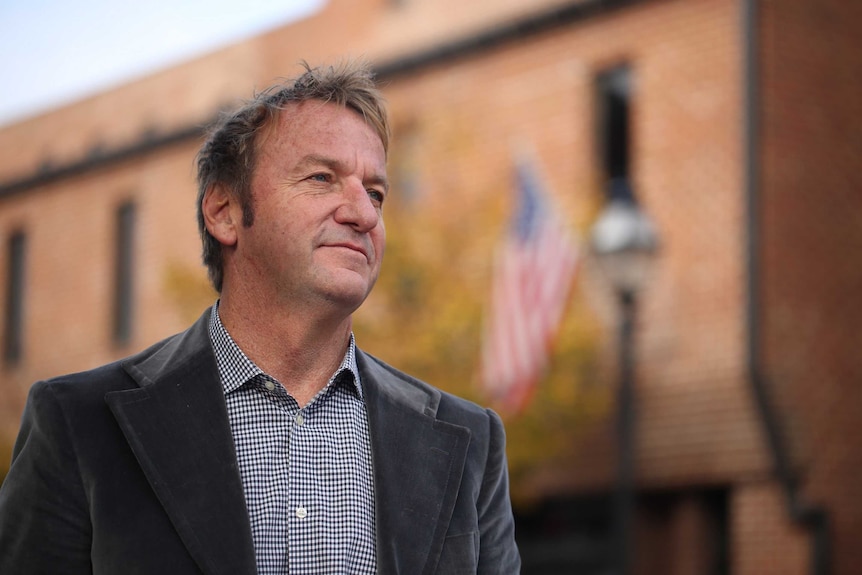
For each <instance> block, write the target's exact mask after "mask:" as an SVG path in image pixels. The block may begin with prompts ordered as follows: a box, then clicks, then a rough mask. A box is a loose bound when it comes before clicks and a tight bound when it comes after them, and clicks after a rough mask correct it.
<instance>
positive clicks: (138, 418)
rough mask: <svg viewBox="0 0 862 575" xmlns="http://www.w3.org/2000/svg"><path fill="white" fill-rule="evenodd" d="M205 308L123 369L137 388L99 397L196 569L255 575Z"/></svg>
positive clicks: (232, 447)
mask: <svg viewBox="0 0 862 575" xmlns="http://www.w3.org/2000/svg"><path fill="white" fill-rule="evenodd" d="M209 314H210V312H209V311H207V312H205V313H204V314H203V316H201V318H200V319H199V320H198V321H197V322H196V323H195V324H194V325H193V326H192V327H191V328H189V329H188V330H187V331H186V332H183V333H181V334H179V335H177V336H174V337H173V338H170V339H168V340H165V341H164V342H162V343H160V344H157V345H155V346H153V347H152V348H150V349H149V350H147V351H145V352H143V353H141V354H140V355H138V356H134V357H132V358H130V359H128V360H126V361H125V362H124V364H123V367H124V368H125V370H126V371H127V372H128V373H129V375H130V376H131V377H132V378H134V379H135V381H137V383H138V385H139V386H140V387H139V388H137V389H132V390H126V391H118V392H112V393H108V394H107V395H106V397H105V400H106V401H107V403H108V405H109V406H110V408H111V410H112V412H113V413H114V416H115V418H116V419H117V422H118V423H119V425H120V428H121V429H122V431H123V433H124V434H125V436H126V439H127V441H128V442H129V445H130V446H131V449H132V451H133V452H134V453H135V456H136V457H137V459H138V462H139V463H140V465H141V468H142V469H143V471H144V473H145V474H146V476H147V478H148V480H149V482H150V485H151V486H152V488H153V490H154V491H155V493H156V495H157V496H158V498H159V500H160V501H161V503H162V506H163V507H164V509H165V511H166V512H167V514H168V516H169V517H170V518H171V521H172V522H173V524H174V526H175V528H176V530H177V532H178V533H179V535H180V537H181V538H182V540H183V542H184V543H185V545H186V547H187V548H188V550H189V552H190V553H191V555H192V556H193V557H194V558H195V561H196V562H197V563H198V565H199V566H200V568H201V569H202V570H203V571H204V572H205V573H208V574H213V575H216V574H223V575H228V574H235V573H254V572H255V570H256V567H255V555H254V544H253V542H252V538H251V526H250V524H249V520H248V512H247V510H246V506H245V497H244V495H243V489H242V479H241V477H240V474H239V469H238V466H237V461H236V452H235V449H234V443H233V437H232V436H231V431H230V423H229V421H228V416H227V409H226V407H225V402H224V395H223V393H222V388H221V384H220V382H219V376H218V371H217V369H216V363H215V356H214V354H213V351H212V346H211V344H210V341H209V335H208V332H207V326H208V322H209Z"/></svg>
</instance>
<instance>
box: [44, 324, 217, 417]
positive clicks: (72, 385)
mask: <svg viewBox="0 0 862 575" xmlns="http://www.w3.org/2000/svg"><path fill="white" fill-rule="evenodd" d="M198 323H200V320H199V322H198ZM197 325H198V324H195V326H197ZM195 326H193V327H192V328H189V329H188V330H186V331H183V332H180V333H177V334H174V335H171V336H169V337H166V338H164V339H162V340H160V341H158V342H157V343H154V344H152V345H150V346H149V347H147V348H145V349H143V350H141V351H138V352H136V353H134V354H130V355H128V356H126V357H124V358H121V359H117V360H115V361H112V362H110V363H106V364H103V365H100V366H98V367H94V368H91V369H87V370H83V371H77V372H72V373H67V374H63V375H59V376H55V377H52V378H49V379H44V380H42V381H38V382H36V383H34V384H33V386H32V388H31V391H30V393H31V395H34V396H39V395H40V394H41V395H45V394H48V395H55V396H57V397H69V398H71V397H79V398H82V399H84V398H86V397H88V396H92V397H94V398H96V399H98V400H100V401H101V400H103V398H104V395H105V394H106V393H108V392H111V391H121V390H125V389H131V388H135V387H138V386H139V384H140V381H138V378H136V377H133V374H134V373H135V371H136V370H137V369H138V366H141V365H144V364H146V363H147V362H154V361H157V359H156V358H159V359H158V361H159V362H167V361H169V360H166V359H164V356H165V355H168V356H170V357H172V358H174V359H176V356H177V355H179V354H177V353H176V350H177V349H184V346H183V343H182V342H183V341H184V340H185V339H186V338H188V334H189V333H190V332H191V331H192V330H194V329H195Z"/></svg>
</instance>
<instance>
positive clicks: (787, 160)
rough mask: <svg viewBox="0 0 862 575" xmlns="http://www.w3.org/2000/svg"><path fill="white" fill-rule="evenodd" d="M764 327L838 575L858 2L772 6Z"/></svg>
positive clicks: (853, 435) (861, 189)
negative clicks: (825, 517)
mask: <svg viewBox="0 0 862 575" xmlns="http://www.w3.org/2000/svg"><path fill="white" fill-rule="evenodd" d="M761 18H762V20H763V39H762V54H763V64H762V67H763V81H764V84H763V110H762V115H763V144H762V157H763V166H764V174H763V188H762V191H763V230H762V237H763V241H764V251H763V254H764V265H765V268H764V285H763V292H762V293H763V301H764V309H763V318H762V319H763V322H764V323H763V325H764V332H765V333H764V337H765V341H764V343H765V346H766V349H765V351H766V358H765V359H766V372H767V376H768V377H769V379H770V380H771V384H772V390H773V393H774V395H775V396H776V397H777V398H778V401H779V404H780V405H781V406H782V407H783V408H784V409H783V415H784V418H783V420H782V422H783V424H784V425H785V428H786V429H788V430H789V431H790V433H789V435H788V437H789V439H790V441H791V446H792V448H793V454H794V457H795V461H796V463H797V465H798V469H799V473H800V477H801V480H802V487H803V490H802V495H803V499H804V500H806V501H807V502H809V503H813V504H822V505H823V506H825V508H826V509H827V511H828V512H829V514H830V519H831V521H832V534H833V536H834V538H833V547H834V555H833V558H834V561H835V565H834V567H835V570H834V573H835V574H836V575H850V574H851V573H856V572H858V569H859V564H860V563H862V549H860V546H859V544H858V541H859V537H860V534H862V496H860V495H859V489H858V484H859V476H860V473H862V439H860V438H862V434H859V433H857V432H856V429H855V428H856V427H857V425H858V423H857V422H858V419H859V414H860V413H862V355H860V353H859V345H860V342H862V339H860V337H859V333H860V332H859V326H860V325H862V300H860V294H862V266H860V265H859V253H860V252H862V173H860V170H859V158H860V157H862V124H861V123H860V120H859V118H860V115H862V98H860V94H862V75H860V73H859V71H860V70H862V36H860V34H859V26H860V23H862V5H860V4H859V3H858V2H842V1H840V0H836V1H826V2H805V1H801V0H791V1H786V2H785V1H782V2H775V1H769V2H763V3H762V16H761Z"/></svg>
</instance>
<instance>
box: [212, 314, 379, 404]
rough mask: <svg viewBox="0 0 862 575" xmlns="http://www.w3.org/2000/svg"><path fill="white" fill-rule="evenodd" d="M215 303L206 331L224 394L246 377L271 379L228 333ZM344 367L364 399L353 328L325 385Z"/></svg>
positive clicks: (333, 379)
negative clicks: (348, 341)
mask: <svg viewBox="0 0 862 575" xmlns="http://www.w3.org/2000/svg"><path fill="white" fill-rule="evenodd" d="M218 306H219V302H218V301H216V303H215V304H214V305H213V307H212V314H210V323H209V333H210V340H211V341H212V345H213V350H214V352H215V357H216V366H217V367H218V372H219V377H220V378H221V383H222V388H223V389H224V394H225V395H227V394H229V393H231V392H232V391H235V390H236V389H239V388H240V387H242V386H243V385H244V384H245V383H246V382H247V381H249V380H251V379H254V378H256V377H259V376H266V377H269V378H270V379H272V377H271V376H269V375H267V374H266V373H265V372H264V371H263V370H262V369H260V368H259V367H258V366H257V365H256V364H255V363H254V362H253V361H252V360H251V359H249V357H248V356H247V355H246V354H245V353H244V352H243V351H242V350H241V349H240V348H239V346H238V345H237V344H236V342H235V341H234V340H233V338H232V337H231V336H230V334H229V333H228V331H227V329H226V328H225V327H224V325H223V324H222V322H221V318H220V317H219V313H218ZM345 371H346V372H348V373H350V374H351V375H352V376H353V377H352V380H353V384H354V386H355V389H356V393H357V395H358V396H359V398H360V399H363V395H362V382H361V380H360V379H359V368H358V367H357V365H356V341H355V338H354V336H353V332H351V333H350V343H349V344H348V346H347V352H346V353H345V354H344V359H342V360H341V365H340V366H339V367H338V369H337V370H335V373H333V374H332V376H331V377H330V378H329V382H328V384H327V385H331V384H332V383H333V382H334V381H335V380H336V378H338V377H339V376H341V374H342V373H344V372H345Z"/></svg>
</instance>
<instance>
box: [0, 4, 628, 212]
mask: <svg viewBox="0 0 862 575" xmlns="http://www.w3.org/2000/svg"><path fill="white" fill-rule="evenodd" d="M643 1H644V0H580V1H574V2H571V3H570V4H567V5H564V6H559V7H554V8H552V9H549V10H545V11H543V12H538V13H536V14H532V15H529V16H526V17H524V18H521V19H519V20H515V21H513V22H509V23H505V24H503V25H500V26H496V27H493V28H490V29H488V30H486V31H484V32H480V33H479V34H476V35H471V36H469V37H465V38H460V39H457V40H455V41H453V42H449V43H445V44H441V45H439V46H436V47H433V48H430V49H428V50H424V51H420V52H417V53H415V54H411V55H407V56H403V57H400V58H395V59H393V60H391V61H384V62H382V63H381V64H378V65H376V66H374V74H375V77H376V78H377V79H378V80H381V81H391V80H394V79H397V78H400V77H402V76H406V75H408V74H412V73H416V72H420V71H424V70H427V69H428V68H432V67H435V66H442V65H446V64H450V63H452V62H453V61H455V60H459V59H462V58H466V57H469V56H473V55H477V54H481V53H483V52H486V51H488V50H492V49H494V48H498V47H500V46H503V45H506V44H509V43H512V42H516V41H518V40H522V39H524V38H529V37H531V36H535V35H538V34H541V33H544V32H548V31H551V30H554V29H556V28H561V27H564V26H567V25H571V24H573V23H576V22H582V21H584V20H587V19H589V18H593V17H596V16H599V15H601V14H606V13H608V12H610V11H612V10H615V9H618V8H621V7H624V6H628V5H631V4H637V3H641V2H643ZM206 124H209V122H206ZM204 133H205V129H204V127H203V126H202V125H199V124H195V125H187V126H184V127H180V128H178V129H176V130H172V131H170V132H165V133H153V132H147V133H144V134H143V135H142V136H141V137H140V138H138V139H137V140H135V141H133V142H132V143H130V144H127V145H121V146H117V147H114V148H109V149H104V148H102V147H100V146H97V147H94V148H92V149H91V150H90V151H89V152H88V153H87V154H86V156H85V157H84V158H83V159H80V160H74V161H71V162H68V163H65V164H61V165H54V164H52V163H50V162H49V161H46V162H45V163H44V164H43V165H42V166H40V167H39V168H37V169H36V170H34V171H33V172H31V173H30V174H28V175H25V176H22V177H19V178H13V179H10V180H7V181H0V199H3V198H6V197H8V196H12V195H15V194H19V193H23V192H26V191H28V190H32V189H34V188H39V187H42V186H45V185H48V184H52V183H54V182H57V181H60V180H63V179H65V178H69V177H72V176H76V175H78V174H83V173H86V172H90V171H92V170H95V169H98V168H102V167H106V166H110V165H112V164H115V163H117V162H121V161H124V160H128V159H131V158H135V157H137V156H141V155H144V154H148V153H150V152H153V151H156V150H159V149H162V148H166V147H168V146H172V145H174V144H180V143H184V142H187V141H190V140H194V139H196V138H202V137H203V136H204Z"/></svg>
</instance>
